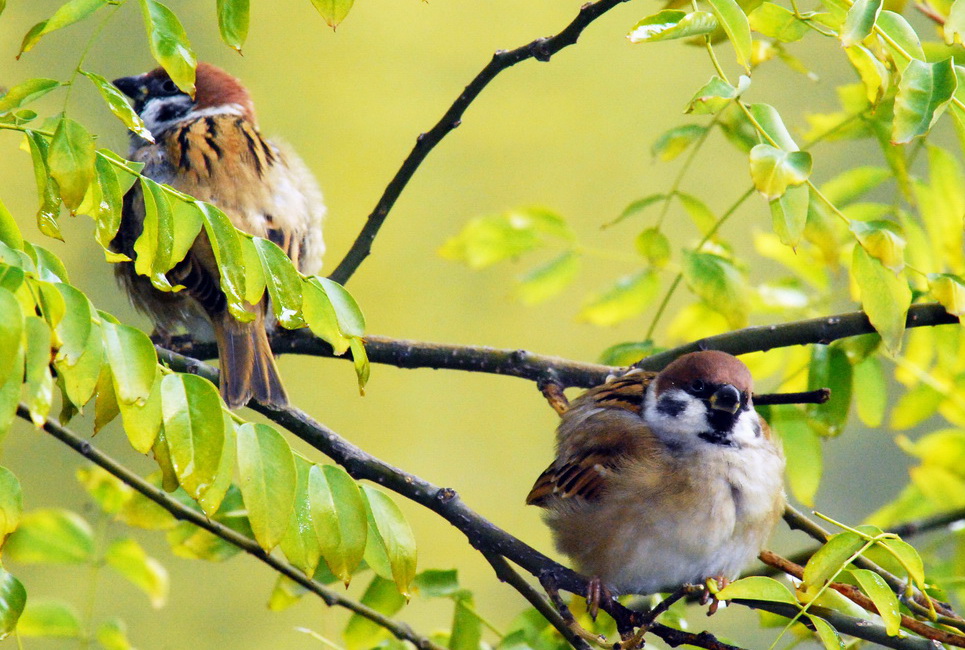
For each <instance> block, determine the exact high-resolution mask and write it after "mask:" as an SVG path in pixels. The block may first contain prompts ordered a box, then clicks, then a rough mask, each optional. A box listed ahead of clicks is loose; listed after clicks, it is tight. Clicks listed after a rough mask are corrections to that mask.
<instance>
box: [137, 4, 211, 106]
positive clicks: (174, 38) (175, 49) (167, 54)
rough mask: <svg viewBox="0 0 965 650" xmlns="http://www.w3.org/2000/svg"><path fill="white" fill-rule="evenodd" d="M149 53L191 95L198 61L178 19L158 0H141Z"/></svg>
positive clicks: (179, 86) (172, 79)
mask: <svg viewBox="0 0 965 650" xmlns="http://www.w3.org/2000/svg"><path fill="white" fill-rule="evenodd" d="M140 1H141V11H142V13H143V14H144V27H145V28H146V29H147V36H148V40H149V41H150V43H151V55H152V56H153V57H154V60H155V61H157V62H158V63H160V64H161V67H162V68H164V69H165V70H166V71H167V73H168V75H169V76H170V77H171V81H173V82H174V83H175V84H176V85H177V87H178V88H180V89H181V90H183V91H184V92H186V93H188V94H189V95H191V96H192V97H194V69H195V68H196V67H197V65H198V61H197V59H195V58H194V52H193V51H192V50H191V43H190V41H188V35H187V34H186V33H185V31H184V27H182V26H181V21H179V20H178V17H177V16H175V15H174V12H172V11H171V10H170V9H168V8H167V7H166V6H165V5H163V4H161V3H160V2H158V1H157V0H140Z"/></svg>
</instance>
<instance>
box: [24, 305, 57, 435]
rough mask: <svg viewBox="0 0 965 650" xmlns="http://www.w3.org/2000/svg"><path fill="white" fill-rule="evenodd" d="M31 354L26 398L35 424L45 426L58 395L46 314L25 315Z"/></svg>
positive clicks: (26, 362)
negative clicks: (55, 397)
mask: <svg viewBox="0 0 965 650" xmlns="http://www.w3.org/2000/svg"><path fill="white" fill-rule="evenodd" d="M24 336H25V338H26V341H27V356H26V358H25V359H24V375H25V377H24V393H25V395H24V398H25V400H26V402H27V409H28V410H29V411H30V419H31V421H32V422H33V423H34V426H37V427H40V426H43V424H44V422H46V421H47V414H48V413H50V407H51V406H52V404H53V398H54V378H53V375H52V374H51V372H50V346H51V331H50V326H49V325H47V322H46V321H44V320H43V319H42V318H39V317H37V316H27V318H26V319H24Z"/></svg>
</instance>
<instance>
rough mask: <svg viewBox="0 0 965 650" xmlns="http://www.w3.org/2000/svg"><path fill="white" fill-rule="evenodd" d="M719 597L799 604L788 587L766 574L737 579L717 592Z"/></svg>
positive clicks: (723, 598)
mask: <svg viewBox="0 0 965 650" xmlns="http://www.w3.org/2000/svg"><path fill="white" fill-rule="evenodd" d="M717 598H718V599H719V600H734V599H744V600H766V601H770V602H772V603H788V604H791V605H796V604H797V600H795V599H794V596H793V595H792V594H791V592H790V591H788V589H787V587H785V586H784V585H783V584H781V583H780V582H778V581H777V580H775V579H774V578H768V577H765V576H751V577H749V578H741V579H740V580H735V581H734V582H732V583H730V584H729V585H727V586H726V587H724V588H723V589H721V590H720V591H719V592H717Z"/></svg>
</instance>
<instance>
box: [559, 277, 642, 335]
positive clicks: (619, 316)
mask: <svg viewBox="0 0 965 650" xmlns="http://www.w3.org/2000/svg"><path fill="white" fill-rule="evenodd" d="M659 290H660V278H659V276H658V275H657V273H656V272H654V271H641V272H640V273H636V274H634V275H628V276H624V277H622V278H620V279H619V280H617V282H616V283H615V284H614V285H613V286H612V287H610V288H608V289H606V290H605V291H603V292H602V293H598V294H596V295H593V296H591V297H590V298H589V299H588V300H586V301H585V302H584V304H583V308H582V309H580V313H579V314H577V320H581V321H586V322H588V323H592V324H594V325H600V326H609V325H616V324H617V323H620V322H622V321H625V320H627V319H628V318H632V317H634V316H636V315H638V314H640V313H642V312H643V311H644V310H645V309H646V308H647V307H648V306H650V304H651V303H652V302H653V301H654V299H655V298H656V297H657V292H658V291H659Z"/></svg>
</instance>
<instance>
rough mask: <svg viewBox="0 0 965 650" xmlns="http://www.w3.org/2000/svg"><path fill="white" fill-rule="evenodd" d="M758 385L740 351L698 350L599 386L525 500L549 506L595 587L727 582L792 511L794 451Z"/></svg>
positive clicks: (659, 588)
mask: <svg viewBox="0 0 965 650" xmlns="http://www.w3.org/2000/svg"><path fill="white" fill-rule="evenodd" d="M752 391H753V380H752V378H751V374H750V371H749V370H748V369H747V367H746V366H745V365H744V364H743V363H742V362H741V361H739V360H738V359H737V358H735V357H733V356H731V355H729V354H726V353H724V352H717V351H704V352H694V353H692V354H687V355H684V356H682V357H680V358H678V359H677V360H675V361H674V362H673V363H671V364H670V365H668V366H667V367H666V368H665V369H664V370H663V371H661V372H660V373H659V374H654V373H650V372H643V371H633V372H631V373H628V374H626V375H624V376H622V377H619V378H615V379H611V380H609V381H608V382H607V383H605V384H603V385H600V386H597V387H595V388H592V389H590V390H588V391H587V392H586V393H584V394H583V395H581V396H580V397H579V398H577V399H576V400H574V402H573V404H572V405H571V406H570V408H569V409H568V410H567V411H566V412H565V413H564V414H563V415H562V420H561V422H560V425H559V428H558V429H557V449H556V459H555V460H554V461H553V463H552V464H551V465H550V466H549V467H548V468H547V469H546V471H545V472H543V473H542V474H541V475H540V477H539V478H538V479H537V480H536V483H535V485H533V489H532V491H531V492H530V493H529V496H528V497H527V498H526V503H527V504H532V505H537V506H541V507H543V508H546V513H545V519H546V521H547V523H548V524H549V526H550V528H551V529H552V531H553V535H554V538H555V542H556V546H557V548H558V549H559V550H560V551H561V552H562V553H564V554H566V555H568V556H570V557H571V558H572V559H573V560H574V561H575V564H576V565H577V567H576V568H577V569H578V570H579V571H580V572H582V573H583V574H584V575H587V576H592V578H593V580H591V587H590V589H591V593H592V589H593V583H594V582H596V581H598V582H599V583H602V584H601V586H602V587H603V590H602V592H603V593H606V592H607V591H608V592H609V594H610V595H619V594H627V593H632V594H652V593H658V592H666V591H672V590H674V589H676V588H677V587H679V586H681V585H684V584H701V583H703V582H704V581H705V580H707V579H710V578H714V579H723V580H726V579H730V578H734V577H735V576H737V574H738V573H739V572H740V571H741V569H743V568H744V567H745V566H746V565H747V564H748V563H749V562H750V561H751V560H752V559H753V558H754V557H755V556H756V555H757V554H758V553H759V552H760V550H761V548H762V547H763V545H764V543H765V542H766V541H767V538H768V536H769V535H770V533H771V531H772V530H773V528H774V526H775V525H776V523H777V521H778V519H779V518H780V516H781V513H782V511H783V509H784V498H785V497H784V488H783V486H784V479H783V477H784V456H783V453H782V451H781V448H780V446H779V444H778V443H777V442H776V441H775V440H774V439H773V438H772V436H771V433H770V430H769V428H768V426H767V424H766V423H765V422H764V420H762V419H761V417H760V416H759V415H758V414H757V412H756V411H755V410H754V406H753V403H752V394H753V393H752ZM600 591H601V590H599V588H598V593H599V592H600ZM592 606H593V604H591V607H592Z"/></svg>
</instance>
